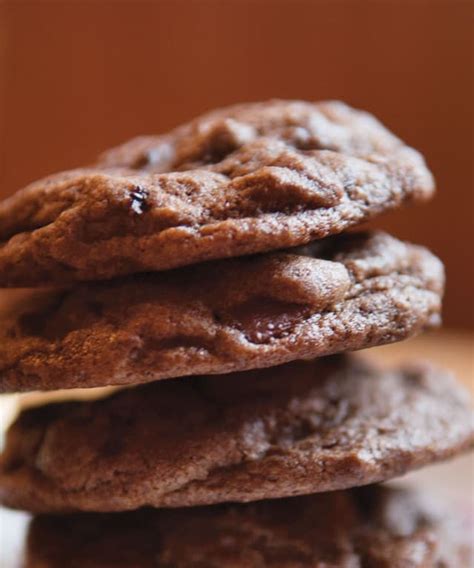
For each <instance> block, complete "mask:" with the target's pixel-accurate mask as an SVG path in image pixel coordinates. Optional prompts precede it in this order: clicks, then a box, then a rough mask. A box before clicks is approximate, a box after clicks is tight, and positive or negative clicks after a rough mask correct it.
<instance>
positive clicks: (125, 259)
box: [0, 101, 433, 286]
mask: <svg viewBox="0 0 474 568" xmlns="http://www.w3.org/2000/svg"><path fill="white" fill-rule="evenodd" d="M432 193H433V179H432V176H431V174H430V172H429V171H428V169H427V168H426V166H425V163H424V161H423V159H422V157H421V156H420V154H418V153H417V152H416V151H415V150H413V149H411V148H408V147H407V146H406V145H404V144H403V143H402V142H401V141H400V140H399V139H398V138H396V137H395V136H393V135H392V134H391V133H390V132H388V131H387V130H386V129H385V128H384V127H383V126H382V125H381V124H380V123H379V122H378V121H377V120H375V119H374V118H373V117H372V116H370V115H369V114H367V113H364V112H360V111H356V110H353V109H351V108H349V107H347V106H346V105H343V104H341V103H336V102H328V103H319V104H310V103H305V102H284V101H275V102H269V103H262V104H247V105H240V106H235V107H230V108H227V109H223V110H218V111H215V112H212V113H210V114H207V115H205V116H203V117H201V118H198V119H196V120H194V121H193V122H191V123H190V124H188V125H184V126H181V127H179V128H177V129H176V130H174V131H172V132H170V133H169V134H166V135H164V136H159V137H148V138H138V139H136V140H132V141H131V142H129V143H127V144H125V145H124V146H121V147H119V148H117V149H114V150H111V151H109V152H107V153H106V154H105V155H103V156H102V158H101V159H100V160H99V162H98V163H97V164H96V165H95V166H94V167H92V168H89V169H82V170H74V171H71V172H66V173H61V174H58V175H54V176H51V177H49V178H46V179H44V180H41V181H39V182H36V183H33V184H32V185H30V186H28V187H27V188H25V189H23V190H22V191H20V192H18V193H16V194H15V195H14V196H12V197H11V198H10V199H7V200H6V201H4V202H3V203H2V204H1V205H0V239H1V241H3V246H2V248H1V249H0V286H37V285H48V284H51V283H64V282H73V281H78V280H97V279H103V278H113V277H116V276H121V275H125V274H132V273H136V272H148V271H156V270H167V269H170V268H176V267H179V266H184V265H188V264H193V263H196V262H202V261H205V260H211V259H221V258H227V257H234V256H241V255H246V254H252V253H259V252H267V251H270V250H274V249H282V248H285V247H294V246H299V245H303V244H307V243H308V242H310V241H313V240H315V239H320V238H322V237H327V236H328V235H332V234H336V233H340V232H342V231H344V230H346V229H349V228H350V227H354V226H356V225H358V224H360V223H361V222H363V221H366V220H367V219H369V218H371V217H374V216H375V215H378V214H379V213H381V212H382V211H385V210H387V209H393V208H394V207H397V206H399V205H400V204H401V203H402V202H404V201H415V200H423V199H426V198H428V197H430V196H431V194H432Z"/></svg>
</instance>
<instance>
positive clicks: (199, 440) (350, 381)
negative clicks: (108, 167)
mask: <svg viewBox="0 0 474 568" xmlns="http://www.w3.org/2000/svg"><path fill="white" fill-rule="evenodd" d="M472 424H473V421H472V411H471V409H470V406H469V399H468V396H467V393H466V392H465V391H464V390H462V389H461V388H460V387H459V386H457V385H456V384H455V382H454V381H453V380H452V377H451V376H450V375H449V374H447V373H445V372H443V371H437V370H435V369H433V368H431V367H429V366H428V367H427V366H423V365H422V366H412V367H410V368H405V369H401V370H395V371H381V370H379V369H377V368H373V367H371V366H370V365H369V364H368V363H364V362H360V361H358V360H357V359H354V356H352V358H351V357H349V356H347V357H346V356H337V357H333V358H323V359H319V360H316V361H314V362H297V363H291V364H289V365H286V366H282V367H274V368H271V369H266V370H260V371H251V372H247V373H243V374H237V375H229V376H226V377H215V376H206V377H189V378H187V379H186V380H174V381H164V382H155V383H151V384H149V385H142V386H139V387H134V388H132V389H125V390H123V391H121V392H119V393H116V394H113V395H111V396H108V397H105V398H103V399H100V400H97V401H92V402H91V401H88V402H66V403H56V404H50V405H46V406H42V407H41V406H40V407H37V408H33V409H29V410H26V411H24V412H23V413H22V414H21V415H20V417H19V418H18V420H17V421H16V422H15V423H14V424H13V425H12V427H11V428H10V430H9V432H8V433H7V438H6V446H5V450H4V453H3V455H2V457H1V459H0V499H1V501H2V502H3V503H4V504H5V505H7V506H10V507H15V508H20V509H26V510H30V511H33V512H67V511H75V510H83V511H99V512H101V511H102V512H110V511H123V510H131V509H137V508H140V507H143V506H148V505H149V506H153V507H184V506H195V505H203V504H213V503H222V502H247V501H256V500H260V499H273V498H281V497H287V496H293V495H299V494H310V493H317V492H324V491H333V490H339V489H346V488H350V487H353V486H359V485H366V484H370V483H374V482H379V481H385V480H387V479H390V478H393V477H396V476H399V475H401V474H403V473H405V472H407V471H409V470H412V469H414V468H418V467H421V466H423V465H426V464H430V463H433V462H436V461H438V460H442V459H445V458H448V457H450V456H453V455H455V454H457V453H459V452H461V451H463V450H467V449H468V448H470V447H472V446H473V445H474V432H473V426H472Z"/></svg>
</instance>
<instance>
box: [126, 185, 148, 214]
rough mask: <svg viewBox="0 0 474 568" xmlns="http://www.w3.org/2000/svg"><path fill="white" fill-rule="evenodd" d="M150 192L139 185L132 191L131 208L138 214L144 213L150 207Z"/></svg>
mask: <svg viewBox="0 0 474 568" xmlns="http://www.w3.org/2000/svg"><path fill="white" fill-rule="evenodd" d="M148 197H149V193H148V191H147V190H146V189H143V188H142V187H140V186H139V185H137V186H135V189H134V190H133V191H131V192H130V198H131V200H130V208H131V209H132V211H133V212H134V213H136V214H137V215H142V214H143V213H146V212H147V211H149V209H150V204H149V203H148V201H147V200H148Z"/></svg>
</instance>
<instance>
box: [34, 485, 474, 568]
mask: <svg viewBox="0 0 474 568" xmlns="http://www.w3.org/2000/svg"><path fill="white" fill-rule="evenodd" d="M460 527H462V524H461V522H460V521H458V520H457V519H456V517H455V516H454V515H452V514H450V513H449V511H448V513H446V512H445V511H444V510H443V508H442V507H441V508H440V507H439V506H436V505H435V504H433V503H432V502H431V501H430V500H429V499H428V498H427V497H425V496H424V495H419V494H417V493H414V492H412V491H407V490H402V489H394V488H388V487H378V486H369V487H365V488H362V489H356V490H351V491H345V492H333V493H327V494H322V495H311V496H307V497H293V498H290V499H283V500H278V501H262V502H259V503H252V504H248V505H224V506H214V507H198V508H192V509H186V510H182V509H181V510H176V509H175V510H149V509H148V510H142V511H138V512H134V513H122V514H94V513H89V514H82V515H70V516H41V517H37V518H36V519H34V521H33V523H32V524H31V526H30V530H29V534H28V540H27V547H26V560H25V562H24V564H23V566H24V568H64V567H65V566H68V567H69V568H84V566H87V568H137V567H140V568H171V567H174V568H198V567H202V568H222V567H224V566H225V567H227V568H256V567H259V568H267V567H268V568H308V567H310V566H313V567H316V566H321V567H323V566H331V567H332V568H356V567H361V566H367V567H369V566H370V567H372V566H373V567H378V568H395V567H397V568H401V567H406V568H407V567H410V568H435V567H441V566H443V567H444V568H460V567H461V566H466V567H467V566H469V565H470V564H469V559H470V558H471V557H472V551H470V546H469V535H468V534H467V533H468V531H467V530H464V531H463V530H462V529H461V528H460Z"/></svg>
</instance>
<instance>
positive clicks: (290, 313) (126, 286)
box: [0, 233, 443, 392]
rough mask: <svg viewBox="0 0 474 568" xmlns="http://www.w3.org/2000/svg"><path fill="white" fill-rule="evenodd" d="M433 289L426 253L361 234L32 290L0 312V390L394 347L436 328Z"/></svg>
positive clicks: (118, 380) (435, 275)
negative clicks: (386, 345) (292, 249)
mask: <svg viewBox="0 0 474 568" xmlns="http://www.w3.org/2000/svg"><path fill="white" fill-rule="evenodd" d="M305 253H306V254H307V255H309V256H305ZM442 288H443V268H442V265H441V263H440V262H439V261H438V259H436V258H435V257H433V256H432V255H431V254H430V253H429V252H428V251H426V250H425V249H423V248H421V247H417V246H413V245H409V244H404V243H401V242H400V241H397V240H395V239H393V238H392V237H390V236H388V235H386V234H384V233H372V234H360V235H355V234H354V235H345V236H344V235H343V236H338V237H331V238H328V239H325V240H323V241H318V242H316V243H315V244H314V246H313V247H312V248H311V249H307V250H306V251H300V253H299V254H298V253H297V252H291V253H288V254H286V253H276V254H272V255H262V256H256V257H246V258H243V259H233V260H223V261H217V262H215V263H208V264H202V265H195V266H191V267H187V268H182V269H179V270H176V271H168V272H163V273H156V274H151V275H138V276H137V275H135V276H134V277H129V278H126V279H122V280H114V281H110V282H106V283H94V284H82V285H79V286H77V287H75V288H73V289H72V290H68V291H62V292H57V291H56V292H52V293H44V292H42V293H40V292H36V293H35V292H32V293H31V297H30V298H29V300H25V298H24V297H22V298H21V300H20V301H19V302H18V303H16V304H15V303H14V302H13V301H12V303H11V308H10V313H9V314H7V315H3V316H2V317H0V391H3V392H8V391H22V390H47V389H56V388H71V387H92V386H104V385H112V384H136V383H143V382H148V381H153V380H156V379H163V378H168V377H178V376H181V375H196V374H204V373H228V372H232V371H238V370H244V369H252V368H260V367H269V366H272V365H277V364H280V363H285V362H288V361H292V360H295V359H301V358H306V359H308V358H314V357H316V356H320V355H327V354H331V353H336V352H338V351H347V350H354V349H360V348H363V347H369V346H373V345H380V344H383V343H389V342H392V341H398V340H400V339H404V338H405V337H408V336H410V335H412V334H414V333H416V332H418V331H420V330H421V329H423V328H426V327H430V326H433V325H436V324H438V323H439V313H440V305H441V294H442Z"/></svg>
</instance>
